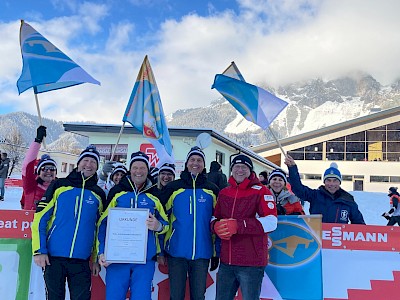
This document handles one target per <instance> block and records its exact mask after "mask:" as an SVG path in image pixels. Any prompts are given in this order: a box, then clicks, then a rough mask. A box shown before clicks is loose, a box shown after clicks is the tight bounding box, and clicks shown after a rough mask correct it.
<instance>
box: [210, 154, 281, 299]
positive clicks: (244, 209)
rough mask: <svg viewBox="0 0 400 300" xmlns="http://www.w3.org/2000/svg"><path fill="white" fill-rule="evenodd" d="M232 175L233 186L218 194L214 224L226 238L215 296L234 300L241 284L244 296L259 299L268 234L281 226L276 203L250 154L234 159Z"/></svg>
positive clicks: (222, 247)
mask: <svg viewBox="0 0 400 300" xmlns="http://www.w3.org/2000/svg"><path fill="white" fill-rule="evenodd" d="M231 174H232V175H231V177H230V178H229V186H228V187H227V188H225V189H223V190H221V191H220V193H219V195H218V200H217V205H216V207H215V211H214V217H215V218H216V219H215V220H214V221H213V222H212V223H211V228H212V229H213V231H214V232H215V233H216V234H217V235H218V236H219V237H220V238H221V241H222V243H221V264H220V267H219V270H218V273H217V286H216V297H215V299H216V300H233V299H234V298H235V295H236V293H237V291H238V288H239V287H240V289H241V291H242V297H243V299H246V300H250V299H251V300H256V299H260V293H261V286H262V281H263V278H264V272H265V266H266V265H267V263H268V233H269V232H271V231H274V230H275V229H276V227H277V217H276V213H277V212H276V205H275V201H274V197H273V196H272V194H271V192H270V190H269V189H268V188H267V187H266V186H264V185H262V184H261V183H260V181H259V180H258V178H257V176H256V174H255V173H254V171H253V162H252V161H251V159H250V158H249V157H248V156H245V155H243V154H239V155H237V156H235V157H234V158H233V160H232V163H231Z"/></svg>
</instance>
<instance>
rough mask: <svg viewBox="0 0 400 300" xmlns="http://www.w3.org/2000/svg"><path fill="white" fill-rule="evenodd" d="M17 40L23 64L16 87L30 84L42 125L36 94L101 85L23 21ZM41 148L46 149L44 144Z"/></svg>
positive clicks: (26, 86) (19, 89) (23, 88)
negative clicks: (86, 83)
mask: <svg viewBox="0 0 400 300" xmlns="http://www.w3.org/2000/svg"><path fill="white" fill-rule="evenodd" d="M19 41H20V46H21V54H22V63H23V66H22V72H21V76H20V77H19V79H18V81H17V88H18V92H19V94H21V93H23V92H25V91H26V90H28V89H29V88H31V87H33V91H34V94H35V100H36V108H37V111H38V118H39V125H42V116H41V114H40V108H39V100H38V97H37V94H39V93H44V92H48V91H53V90H58V89H63V88H66V87H70V86H74V85H78V84H82V83H85V82H89V83H93V84H98V85H100V82H99V81H97V80H96V79H94V78H93V77H92V76H90V75H89V74H88V73H87V72H86V71H85V70H83V69H82V68H81V67H80V66H79V65H77V64H76V63H75V62H74V61H73V60H72V59H70V58H69V57H68V56H67V55H65V54H64V53H63V52H62V51H61V50H60V49H58V48H57V47H56V46H54V45H53V44H52V43H50V42H49V41H48V40H47V39H46V38H45V37H43V36H42V35H41V34H40V33H39V32H37V31H36V30H35V29H34V28H33V27H32V26H30V25H29V24H28V23H26V22H25V21H24V20H21V27H20V32H19ZM43 143H44V141H43ZM44 147H45V148H46V146H45V143H44Z"/></svg>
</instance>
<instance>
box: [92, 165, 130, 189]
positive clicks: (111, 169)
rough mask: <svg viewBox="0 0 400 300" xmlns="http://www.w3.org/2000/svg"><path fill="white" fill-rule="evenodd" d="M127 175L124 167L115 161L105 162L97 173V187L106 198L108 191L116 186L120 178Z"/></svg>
mask: <svg viewBox="0 0 400 300" xmlns="http://www.w3.org/2000/svg"><path fill="white" fill-rule="evenodd" d="M127 173H128V170H127V169H126V167H125V165H124V164H122V163H120V162H116V161H107V162H106V163H105V164H104V165H103V168H102V170H101V172H99V180H98V182H97V185H98V186H99V187H101V188H102V189H103V191H104V192H105V193H106V196H108V193H109V191H110V190H111V189H112V188H113V187H114V186H115V185H117V184H118V183H119V182H120V180H121V178H122V177H124V176H125V175H126V174H127Z"/></svg>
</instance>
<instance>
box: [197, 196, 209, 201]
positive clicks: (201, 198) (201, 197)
mask: <svg viewBox="0 0 400 300" xmlns="http://www.w3.org/2000/svg"><path fill="white" fill-rule="evenodd" d="M197 201H199V202H200V203H203V202H206V201H207V199H206V198H204V197H203V194H201V195H200V198H197Z"/></svg>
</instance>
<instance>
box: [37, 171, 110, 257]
mask: <svg viewBox="0 0 400 300" xmlns="http://www.w3.org/2000/svg"><path fill="white" fill-rule="evenodd" d="M105 198H106V197H105V194H104V192H103V190H102V189H101V188H100V187H99V186H98V185H97V175H96V174H94V175H93V176H91V177H88V178H84V177H83V175H82V174H81V173H80V172H78V171H77V170H76V169H74V170H73V171H72V172H71V173H70V174H69V175H68V176H67V177H66V178H61V179H58V180H56V181H54V182H53V183H52V184H51V185H50V186H49V187H48V189H47V191H46V194H45V196H44V197H43V198H42V200H40V202H39V203H38V206H37V209H36V213H35V215H34V219H33V223H32V252H33V255H35V254H48V255H51V256H59V257H69V258H79V259H89V258H90V256H91V254H92V251H94V240H95V236H96V224H97V221H98V220H99V218H100V215H101V213H102V211H103V204H104V203H105V200H106V199H105Z"/></svg>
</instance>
